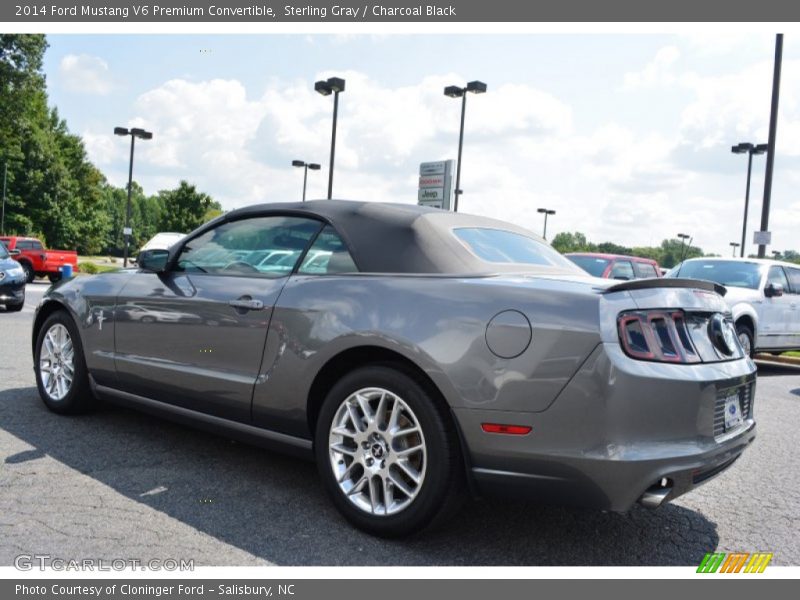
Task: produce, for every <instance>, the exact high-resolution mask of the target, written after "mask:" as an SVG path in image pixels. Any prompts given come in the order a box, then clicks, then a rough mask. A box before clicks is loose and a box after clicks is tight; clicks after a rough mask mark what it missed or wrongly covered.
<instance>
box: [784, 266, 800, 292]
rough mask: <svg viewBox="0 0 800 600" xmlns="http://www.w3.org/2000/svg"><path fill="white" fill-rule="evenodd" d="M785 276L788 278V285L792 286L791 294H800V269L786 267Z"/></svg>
mask: <svg viewBox="0 0 800 600" xmlns="http://www.w3.org/2000/svg"><path fill="white" fill-rule="evenodd" d="M786 274H787V275H788V276H789V283H790V284H791V286H792V289H791V292H792V293H793V294H800V268H793V267H788V268H787V269H786Z"/></svg>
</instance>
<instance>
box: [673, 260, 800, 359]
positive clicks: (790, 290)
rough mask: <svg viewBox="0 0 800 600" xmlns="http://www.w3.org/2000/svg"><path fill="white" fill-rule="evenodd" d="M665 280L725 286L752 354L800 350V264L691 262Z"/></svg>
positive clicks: (741, 335) (744, 344) (746, 347)
mask: <svg viewBox="0 0 800 600" xmlns="http://www.w3.org/2000/svg"><path fill="white" fill-rule="evenodd" d="M666 277H680V278H688V279H706V280H709V281H715V282H717V283H719V284H722V285H724V286H725V287H726V288H727V289H728V293H727V294H725V301H726V302H727V303H728V306H730V309H731V312H732V313H733V320H734V322H735V323H736V333H737V334H738V335H739V341H740V342H741V344H742V347H743V348H744V350H745V351H746V352H748V353H749V354H750V355H751V356H752V355H753V354H755V353H756V352H783V351H785V350H798V349H800V265H796V264H792V263H787V262H780V261H776V260H765V259H758V258H692V259H689V260H686V261H684V262H683V263H681V264H679V265H677V266H676V267H674V268H673V269H672V270H670V271H669V273H667V275H666Z"/></svg>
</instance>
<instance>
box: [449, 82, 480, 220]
mask: <svg viewBox="0 0 800 600" xmlns="http://www.w3.org/2000/svg"><path fill="white" fill-rule="evenodd" d="M486 89H487V86H486V84H485V83H483V82H482V81H470V82H469V83H468V84H467V87H463V88H462V87H459V86H457V85H448V86H447V87H446V88H444V95H445V96H447V97H449V98H461V128H460V129H459V132H458V163H457V164H456V189H455V200H454V202H453V212H458V197H459V196H460V195H461V194H463V193H464V192H463V191H462V190H461V153H462V150H463V148H464V115H465V113H466V112H467V92H470V93H472V94H485V93H486Z"/></svg>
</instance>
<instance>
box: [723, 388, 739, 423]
mask: <svg viewBox="0 0 800 600" xmlns="http://www.w3.org/2000/svg"><path fill="white" fill-rule="evenodd" d="M741 424H742V405H741V404H740V402H739V394H734V395H732V396H728V397H726V398H725V431H730V430H731V429H736V428H737V427H739V426H740V425H741Z"/></svg>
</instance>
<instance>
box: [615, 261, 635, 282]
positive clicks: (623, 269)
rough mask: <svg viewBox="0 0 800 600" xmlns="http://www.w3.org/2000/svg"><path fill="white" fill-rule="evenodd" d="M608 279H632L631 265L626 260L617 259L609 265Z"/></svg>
mask: <svg viewBox="0 0 800 600" xmlns="http://www.w3.org/2000/svg"><path fill="white" fill-rule="evenodd" d="M609 278H610V279H629V280H630V279H634V275H633V265H632V264H631V263H630V261H627V260H618V261H616V262H615V263H614V266H613V267H611V273H610V274H609Z"/></svg>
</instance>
